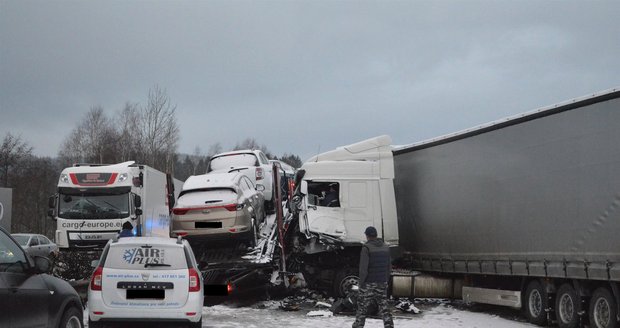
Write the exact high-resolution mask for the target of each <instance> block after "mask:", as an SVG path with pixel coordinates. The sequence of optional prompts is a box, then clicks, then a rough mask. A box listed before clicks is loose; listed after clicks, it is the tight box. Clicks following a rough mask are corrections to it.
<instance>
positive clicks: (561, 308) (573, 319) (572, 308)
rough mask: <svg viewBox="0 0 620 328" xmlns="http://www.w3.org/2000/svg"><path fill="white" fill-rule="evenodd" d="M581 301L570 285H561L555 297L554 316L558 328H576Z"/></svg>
mask: <svg viewBox="0 0 620 328" xmlns="http://www.w3.org/2000/svg"><path fill="white" fill-rule="evenodd" d="M580 304H581V300H580V299H579V297H578V296H577V292H576V291H575V289H574V288H573V286H571V285H570V284H563V285H562V286H560V289H558V293H557V294H556V297H555V316H556V318H557V320H558V326H559V327H560V328H577V327H578V326H579V311H581V305H580Z"/></svg>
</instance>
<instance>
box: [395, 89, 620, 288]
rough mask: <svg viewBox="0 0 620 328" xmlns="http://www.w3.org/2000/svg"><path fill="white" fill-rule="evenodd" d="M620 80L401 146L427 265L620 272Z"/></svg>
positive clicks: (572, 273) (398, 177)
mask: <svg viewBox="0 0 620 328" xmlns="http://www.w3.org/2000/svg"><path fill="white" fill-rule="evenodd" d="M619 143H620V92H618V91H614V92H610V93H607V94H603V95H599V96H596V97H591V98H587V99H582V100H580V101H577V102H574V103H569V104H565V105H562V106H559V107H555V108H549V109H546V110H543V111H539V112H536V113H532V114H529V115H526V116H523V117H520V118H516V119H512V120H510V121H505V122H501V123H498V124H495V125H492V126H487V127H485V128H481V129H478V130H473V131H468V132H466V133H463V134H460V135H455V136H453V137H450V138H445V139H442V140H439V141H433V142H430V143H423V144H418V145H414V146H412V147H409V148H405V149H401V150H397V151H395V156H394V166H395V180H394V183H395V192H396V200H397V210H398V220H399V221H398V224H399V230H400V235H404V236H410V237H408V238H405V239H401V241H400V244H401V246H402V247H403V248H404V249H405V250H407V251H409V252H411V254H412V257H413V260H414V266H415V267H416V268H417V269H419V270H425V271H441V272H459V273H473V274H499V275H516V276H538V277H558V278H560V277H561V278H576V279H595V280H614V281H620V237H619V234H620V146H619Z"/></svg>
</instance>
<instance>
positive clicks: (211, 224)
mask: <svg viewBox="0 0 620 328" xmlns="http://www.w3.org/2000/svg"><path fill="white" fill-rule="evenodd" d="M194 227H195V228H222V222H195V223H194Z"/></svg>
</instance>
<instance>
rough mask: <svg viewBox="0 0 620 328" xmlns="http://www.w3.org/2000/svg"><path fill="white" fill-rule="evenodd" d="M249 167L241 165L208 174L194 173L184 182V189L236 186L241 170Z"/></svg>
mask: <svg viewBox="0 0 620 328" xmlns="http://www.w3.org/2000/svg"><path fill="white" fill-rule="evenodd" d="M244 168H247V167H240V168H236V169H233V170H218V171H213V172H210V173H207V174H201V175H192V176H190V177H189V178H187V180H185V183H183V189H182V190H183V191H187V190H195V189H206V188H233V189H234V188H235V187H236V186H237V182H238V181H239V179H240V177H241V176H242V175H243V174H242V173H241V172H240V170H241V171H243V169H244Z"/></svg>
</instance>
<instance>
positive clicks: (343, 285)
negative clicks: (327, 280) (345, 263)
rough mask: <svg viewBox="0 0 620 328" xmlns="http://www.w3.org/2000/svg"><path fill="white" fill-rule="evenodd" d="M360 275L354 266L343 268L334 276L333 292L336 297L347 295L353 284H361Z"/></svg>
mask: <svg viewBox="0 0 620 328" xmlns="http://www.w3.org/2000/svg"><path fill="white" fill-rule="evenodd" d="M359 282H360V277H359V274H358V273H357V271H356V270H354V269H352V268H346V269H341V270H339V271H338V272H336V275H335V277H334V286H333V290H332V291H333V293H334V296H335V297H346V296H347V294H348V293H349V292H350V291H351V288H352V287H353V286H357V285H359Z"/></svg>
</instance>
